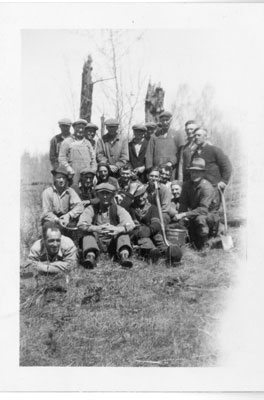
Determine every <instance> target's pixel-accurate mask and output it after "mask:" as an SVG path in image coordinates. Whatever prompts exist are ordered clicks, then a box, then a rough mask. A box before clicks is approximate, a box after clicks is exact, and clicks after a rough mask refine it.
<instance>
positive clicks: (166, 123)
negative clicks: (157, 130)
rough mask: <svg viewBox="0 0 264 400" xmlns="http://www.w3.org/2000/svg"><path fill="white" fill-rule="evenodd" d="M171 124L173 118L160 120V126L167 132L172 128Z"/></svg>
mask: <svg viewBox="0 0 264 400" xmlns="http://www.w3.org/2000/svg"><path fill="white" fill-rule="evenodd" d="M170 122H171V117H162V118H160V124H161V127H162V128H163V129H165V130H167V129H168V128H169V126H170Z"/></svg>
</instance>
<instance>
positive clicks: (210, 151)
mask: <svg viewBox="0 0 264 400" xmlns="http://www.w3.org/2000/svg"><path fill="white" fill-rule="evenodd" d="M197 157H201V158H203V159H204V160H205V167H206V171H205V174H204V178H205V179H207V180H208V181H209V182H211V184H212V185H214V186H216V185H217V183H218V182H220V181H222V182H224V183H226V184H227V183H228V182H229V180H230V177H231V173H232V165H231V162H230V160H229V158H228V157H227V156H226V155H225V154H224V153H223V151H222V150H221V149H220V148H219V147H216V146H212V145H211V144H205V145H204V146H202V147H200V148H199V147H198V148H197V149H196V150H195V152H194V153H193V155H192V160H193V159H194V158H197Z"/></svg>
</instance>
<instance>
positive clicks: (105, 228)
mask: <svg viewBox="0 0 264 400" xmlns="http://www.w3.org/2000/svg"><path fill="white" fill-rule="evenodd" d="M101 232H102V233H103V234H106V235H107V236H117V235H119V234H120V233H124V232H125V230H124V227H123V226H114V225H111V224H109V225H102V231H101Z"/></svg>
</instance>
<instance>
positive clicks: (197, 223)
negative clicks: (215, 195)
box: [187, 212, 220, 249]
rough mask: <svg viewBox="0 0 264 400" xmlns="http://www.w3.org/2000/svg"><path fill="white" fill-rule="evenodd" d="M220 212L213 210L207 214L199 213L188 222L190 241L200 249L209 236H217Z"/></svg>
mask: <svg viewBox="0 0 264 400" xmlns="http://www.w3.org/2000/svg"><path fill="white" fill-rule="evenodd" d="M219 220H220V218H219V214H218V212H211V213H208V214H207V215H198V216H197V217H195V218H193V219H191V220H189V221H188V222H187V227H188V231H189V236H190V241H191V242H192V243H194V245H195V246H196V247H197V248H198V249H200V248H202V247H203V245H204V244H205V243H206V241H207V239H208V238H209V237H215V236H216V235H217V231H218V225H219Z"/></svg>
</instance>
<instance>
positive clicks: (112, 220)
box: [78, 183, 135, 269]
mask: <svg viewBox="0 0 264 400" xmlns="http://www.w3.org/2000/svg"><path fill="white" fill-rule="evenodd" d="M95 190H96V194H97V197H98V198H99V203H98V204H96V205H90V206H88V207H86V209H85V210H84V212H83V213H82V215H81V216H80V219H79V223H78V228H79V230H80V231H82V232H83V233H84V234H85V236H84V237H83V239H82V243H81V248H82V252H83V262H82V264H83V266H84V267H85V268H88V269H91V268H94V267H95V266H96V259H97V257H98V255H99V253H100V251H102V252H107V251H108V253H109V254H110V255H111V256H116V257H117V258H118V259H119V260H120V264H121V265H122V266H123V267H127V268H131V267H132V265H133V264H132V262H131V261H130V260H129V259H128V258H129V257H130V255H131V253H132V248H131V243H130V238H129V234H128V233H129V232H130V231H132V230H133V229H134V227H135V225H134V223H133V221H132V219H131V217H130V215H129V213H128V212H127V211H126V210H125V209H124V208H123V207H121V206H119V205H117V204H116V203H115V201H114V196H115V191H116V188H115V187H114V186H113V185H111V184H109V183H101V184H100V185H97V186H96V187H95Z"/></svg>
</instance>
